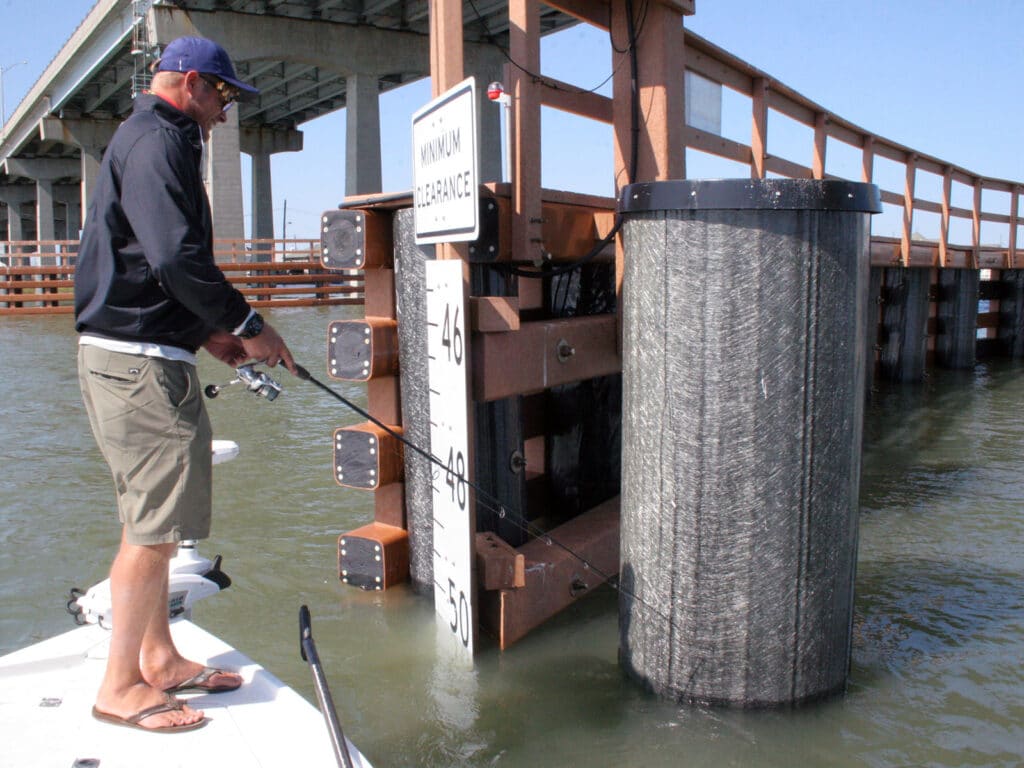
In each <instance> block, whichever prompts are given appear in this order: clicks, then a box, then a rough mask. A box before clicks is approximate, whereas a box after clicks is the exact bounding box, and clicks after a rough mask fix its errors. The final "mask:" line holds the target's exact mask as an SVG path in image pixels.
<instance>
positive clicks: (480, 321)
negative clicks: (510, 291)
mask: <svg viewBox="0 0 1024 768" xmlns="http://www.w3.org/2000/svg"><path fill="white" fill-rule="evenodd" d="M469 322H470V330H472V331H475V332H477V333H504V332H508V331H518V330H519V299H518V297H516V296H472V297H470V299H469Z"/></svg>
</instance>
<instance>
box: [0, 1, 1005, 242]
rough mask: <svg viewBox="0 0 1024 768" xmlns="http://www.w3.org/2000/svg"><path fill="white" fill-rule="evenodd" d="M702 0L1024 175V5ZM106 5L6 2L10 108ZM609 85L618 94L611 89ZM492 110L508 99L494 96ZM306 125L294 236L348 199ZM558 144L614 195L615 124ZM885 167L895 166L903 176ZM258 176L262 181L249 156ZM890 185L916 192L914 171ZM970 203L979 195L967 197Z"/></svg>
mask: <svg viewBox="0 0 1024 768" xmlns="http://www.w3.org/2000/svg"><path fill="white" fill-rule="evenodd" d="M696 4H697V13H696V15H695V16H692V17H690V18H688V19H687V22H686V23H687V27H688V28H690V29H692V30H693V31H695V32H696V33H697V34H700V35H702V36H703V37H705V38H707V39H709V40H711V42H713V43H715V44H716V45H718V46H719V47H721V48H724V49H726V50H727V51H729V52H731V53H733V54H734V55H736V56H738V57H739V58H741V59H744V60H746V61H748V62H749V63H751V64H753V65H754V66H756V67H758V68H759V69H761V70H764V71H765V72H767V73H768V74H769V75H771V76H772V78H774V79H776V80H778V81H780V82H782V83H785V84H786V85H788V86H789V87H791V88H793V89H795V90H797V91H798V92H800V93H802V94H803V95H804V96H806V97H808V98H810V99H812V100H814V101H816V102H818V103H819V104H821V105H823V106H824V107H825V108H826V109H828V110H829V111H830V112H832V113H833V114H836V115H839V116H841V117H843V118H845V119H847V120H850V121H852V122H854V123H856V124H857V125H859V126H861V127H863V128H865V129H867V130H869V131H872V132H874V133H876V134H879V135H882V136H884V137H886V138H889V139H892V140H893V141H896V142H899V143H901V144H904V145H907V146H910V147H913V148H915V149H917V150H920V151H922V152H924V153H926V154H929V155H933V156H937V157H939V158H942V159H944V160H948V161H950V162H952V163H955V164H956V165H959V166H961V167H965V168H967V169H969V170H971V171H973V172H977V173H980V174H983V175H987V176H996V177H999V178H1005V179H1013V180H1018V181H1024V157H1022V153H1021V150H1020V148H1019V145H1020V136H1021V125H1024V100H1022V99H1021V98H1020V93H1021V86H1020V77H1021V72H1022V71H1024V66H1022V65H1024V53H1022V35H1024V2H1021V1H1020V0H975V1H974V2H964V1H963V0H857V1H856V2H853V1H851V0H776V1H775V2H765V0H696ZM92 5H93V0H53V4H52V5H50V6H46V7H45V12H44V6H43V5H41V4H40V3H39V2H38V0H0V66H2V67H4V68H5V69H6V68H7V67H9V66H10V65H12V64H14V63H15V62H18V61H20V60H23V59H25V60H27V61H28V64H27V65H25V66H16V67H14V68H13V69H10V70H9V71H7V72H5V74H4V81H3V85H4V91H5V101H6V111H7V114H8V115H9V114H10V113H12V112H13V111H14V109H15V108H16V106H17V104H18V103H19V101H20V100H21V98H22V97H23V96H24V95H25V93H26V92H27V91H28V89H29V88H30V87H31V86H32V84H33V83H34V82H35V80H36V78H37V77H38V76H39V75H40V74H41V72H42V71H43V69H44V68H45V67H46V66H47V64H48V63H49V62H50V60H51V59H52V58H53V56H54V55H55V54H56V52H57V51H58V50H59V49H60V47H61V46H62V45H63V44H64V42H65V41H66V40H67V39H68V37H69V36H70V35H71V33H72V32H73V31H74V29H75V28H76V27H77V25H78V24H79V22H80V21H81V20H82V19H83V18H84V17H85V15H86V14H87V12H88V11H89V9H90V8H91V7H92ZM542 69H543V71H544V72H545V73H546V74H550V75H552V76H555V77H558V78H560V79H563V80H567V81H570V82H573V83H576V84H578V85H581V86H584V87H592V86H595V85H597V84H598V83H600V82H601V81H603V80H604V79H605V77H607V75H608V74H609V73H610V71H611V68H610V53H609V47H608V41H607V36H605V35H603V34H601V33H599V32H598V31H597V30H594V29H591V28H588V27H584V26H580V27H576V28H574V29H571V30H568V31H566V32H563V33H560V34H558V35H554V36H551V37H549V38H546V39H545V41H544V44H543V49H542ZM602 92H605V93H609V92H610V91H609V89H608V87H605V88H604V89H603V91H602ZM429 96H430V94H429V85H428V84H427V83H425V82H423V83H419V84H413V85H411V86H407V87H405V88H402V89H399V90H398V91H394V92H392V93H389V94H387V95H385V96H384V97H383V99H382V105H381V109H382V122H383V125H384V137H383V140H384V147H385V149H384V153H383V155H384V188H385V190H400V189H408V188H409V187H410V185H411V172H410V169H409V156H410V149H409V117H410V115H411V114H412V112H413V111H415V110H416V109H417V108H418V107H420V106H422V104H423V103H425V102H426V101H427V100H429ZM483 108H485V109H486V108H493V107H492V105H489V104H484V105H483ZM746 109H748V108H747V107H745V105H743V104H742V102H740V103H734V100H733V99H732V98H731V97H730V96H729V95H728V92H727V96H726V98H725V100H724V103H723V115H724V118H723V119H724V122H725V126H724V133H725V135H727V136H729V137H730V138H735V139H737V140H742V141H744V142H745V143H746V142H747V141H748V139H749V112H746V111H745V110H746ZM302 130H303V131H304V132H305V146H306V149H305V150H304V151H303V152H302V153H300V154H296V155H293V154H282V155H277V156H275V157H274V159H273V166H272V167H273V174H274V209H275V227H276V230H277V234H278V236H280V234H281V223H282V213H283V208H284V201H285V200H287V205H288V222H289V223H288V234H289V235H290V236H313V235H315V233H316V232H317V229H318V228H317V218H318V215H319V213H320V212H321V211H323V210H325V209H327V208H331V207H333V206H335V205H336V204H337V203H338V202H339V201H340V200H341V198H342V197H343V189H344V184H343V179H344V166H345V162H344V133H345V127H344V114H343V113H340V112H339V113H335V114H333V115H328V116H326V117H323V118H320V119H319V120H316V121H313V122H311V123H307V124H306V125H304V126H302ZM781 132H782V131H781V129H780V130H776V129H775V128H774V126H773V125H772V124H771V123H770V124H769V147H770V149H771V150H772V151H773V152H774V153H776V154H782V155H784V156H786V157H788V158H789V159H792V160H795V161H797V162H801V163H802V164H804V165H810V146H809V143H808V142H806V141H803V139H802V138H800V137H797V138H798V139H799V140H798V141H797V143H796V144H795V145H794V149H793V150H792V151H786V150H787V148H786V147H784V146H783V145H782V144H781V143H780V144H779V145H777V146H776V145H773V138H778V137H779V135H780V133H781ZM543 147H544V160H543V174H544V177H543V181H544V184H545V186H549V187H553V188H560V189H571V190H577V191H585V192H592V193H597V194H606V195H607V194H611V191H612V190H611V162H612V161H611V132H610V129H609V128H607V127H604V126H596V125H590V124H588V123H587V122H586V121H583V120H580V119H577V118H571V117H567V116H562V115H561V114H559V113H557V112H553V111H552V112H547V111H546V112H545V117H544V145H543ZM832 147H833V143H832V142H830V145H829V153H830V167H829V171H830V172H837V173H844V174H846V173H847V171H846V167H845V166H844V165H843V163H844V162H845V163H846V164H847V165H850V166H851V170H850V171H848V173H850V174H853V173H855V170H853V169H852V163H853V162H854V161H855V158H854V157H853V155H850V157H848V158H847V157H846V156H845V154H844V153H842V152H839V151H837V152H835V153H833V150H832ZM832 163H837V165H836V166H835V167H833V166H832ZM878 170H879V172H880V173H882V174H883V175H885V174H886V172H887V169H886V168H881V169H878ZM688 174H689V175H690V176H694V177H697V176H725V175H728V176H735V175H743V172H742V169H739V168H736V167H732V168H730V167H729V166H728V165H727V164H722V163H714V162H704V161H701V160H698V159H691V160H690V162H689V167H688ZM243 177H245V178H246V180H247V177H248V160H247V158H245V159H243ZM880 181H881V183H882V184H883V185H885V186H887V187H890V188H893V189H896V190H900V189H901V188H902V180H901V177H900V176H899V174H897V175H896V176H895V177H894V178H892V179H891V180H890V179H889V178H882V179H880ZM246 183H247V182H246ZM922 187H925V189H926V190H927V196H929V197H932V196H933V195H932V194H931V191H930V189H929V188H928V185H927V184H922V183H921V181H919V191H922V190H921V188H922ZM954 204H959V205H966V206H969V205H970V203H969V201H964V200H957V199H956V198H954ZM986 204H987V203H986ZM246 212H247V215H248V200H246ZM890 218H891V217H890V216H886V217H885V222H883V221H876V226H875V231H876V232H877V233H879V234H890V231H889V230H890V229H891V228H892V227H894V226H895V224H893V223H891V222H889V221H888V220H889V219H890ZM926 219H927V217H922V220H921V222H920V224H921V228H924V229H928V228H929V222H928V221H927V220H926ZM931 223H932V224H933V223H934V222H931ZM915 228H917V227H915ZM893 233H894V232H893ZM983 235H984V233H983ZM996 237H997V236H993V237H989V238H983V239H988V240H993V239H996ZM953 239H954V240H960V239H961V238H960V237H955V238H953Z"/></svg>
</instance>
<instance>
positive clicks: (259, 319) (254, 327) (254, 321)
mask: <svg viewBox="0 0 1024 768" xmlns="http://www.w3.org/2000/svg"><path fill="white" fill-rule="evenodd" d="M261 333H263V315H261V314H260V313H259V312H253V313H252V317H250V318H249V319H248V320H247V321H246V323H245V325H244V326H243V327H242V330H241V331H239V333H238V337H239V338H240V339H251V338H253V337H255V336H259V335H260V334H261Z"/></svg>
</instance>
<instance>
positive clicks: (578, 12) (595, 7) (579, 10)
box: [544, 0, 696, 31]
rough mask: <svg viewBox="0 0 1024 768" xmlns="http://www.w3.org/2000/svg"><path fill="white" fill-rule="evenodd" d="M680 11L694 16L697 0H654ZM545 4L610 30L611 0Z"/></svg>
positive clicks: (553, 0) (550, 1) (562, 0)
mask: <svg viewBox="0 0 1024 768" xmlns="http://www.w3.org/2000/svg"><path fill="white" fill-rule="evenodd" d="M654 2H655V3H658V4H660V5H664V6H666V7H668V8H670V9H672V10H675V11H678V12H679V13H680V14H681V15H683V16H692V15H693V14H694V12H695V11H696V0H654ZM544 5H547V6H550V7H552V8H555V9H557V10H559V11H561V12H562V13H566V14H568V15H569V16H572V17H573V18H576V19H579V20H580V21H585V22H587V23H588V24H593V25H594V26H595V27H598V28H599V29H603V30H605V31H607V30H608V18H609V16H610V13H611V11H610V10H609V8H610V6H611V2H610V0H544Z"/></svg>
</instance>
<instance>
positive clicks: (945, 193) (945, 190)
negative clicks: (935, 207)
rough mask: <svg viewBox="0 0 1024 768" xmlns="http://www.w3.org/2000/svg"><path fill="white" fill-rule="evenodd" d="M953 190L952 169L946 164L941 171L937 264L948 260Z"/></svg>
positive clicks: (945, 262)
mask: <svg viewBox="0 0 1024 768" xmlns="http://www.w3.org/2000/svg"><path fill="white" fill-rule="evenodd" d="M952 192H953V169H952V168H951V167H950V166H948V165H947V166H946V168H945V169H944V170H943V173H942V208H941V213H940V216H941V218H940V219H939V266H940V267H945V266H946V264H947V263H948V262H949V209H950V198H951V196H952Z"/></svg>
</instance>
